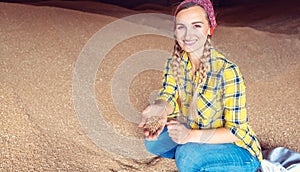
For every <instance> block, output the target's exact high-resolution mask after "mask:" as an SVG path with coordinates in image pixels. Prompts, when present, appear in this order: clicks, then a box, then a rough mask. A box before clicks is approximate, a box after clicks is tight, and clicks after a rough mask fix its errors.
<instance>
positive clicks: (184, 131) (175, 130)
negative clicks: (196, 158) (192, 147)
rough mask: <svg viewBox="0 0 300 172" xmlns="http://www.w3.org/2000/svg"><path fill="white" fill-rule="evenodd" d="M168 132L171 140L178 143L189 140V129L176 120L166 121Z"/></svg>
mask: <svg viewBox="0 0 300 172" xmlns="http://www.w3.org/2000/svg"><path fill="white" fill-rule="evenodd" d="M167 127H168V133H169V136H170V137H171V138H172V140H173V141H174V142H176V143H178V144H185V143H187V142H189V139H190V134H191V132H192V130H191V129H188V128H186V126H184V125H183V124H181V123H179V122H177V121H170V122H168V123H167Z"/></svg>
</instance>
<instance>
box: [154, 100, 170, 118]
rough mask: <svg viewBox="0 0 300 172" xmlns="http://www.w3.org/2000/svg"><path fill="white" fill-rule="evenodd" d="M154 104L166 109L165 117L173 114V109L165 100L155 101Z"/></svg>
mask: <svg viewBox="0 0 300 172" xmlns="http://www.w3.org/2000/svg"><path fill="white" fill-rule="evenodd" d="M154 104H155V105H158V106H162V107H164V115H167V114H170V113H172V110H173V108H172V106H171V105H170V103H169V102H167V101H165V100H161V99H157V100H155V101H154Z"/></svg>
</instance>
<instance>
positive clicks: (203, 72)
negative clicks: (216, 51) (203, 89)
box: [198, 36, 212, 85]
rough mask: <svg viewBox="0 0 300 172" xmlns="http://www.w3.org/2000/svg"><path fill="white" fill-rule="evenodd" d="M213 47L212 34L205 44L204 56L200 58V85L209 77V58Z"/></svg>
mask: <svg viewBox="0 0 300 172" xmlns="http://www.w3.org/2000/svg"><path fill="white" fill-rule="evenodd" d="M211 48H212V44H211V36H208V37H207V39H206V42H205V44H204V51H203V56H202V58H200V67H199V73H200V75H199V81H198V85H199V84H201V83H203V82H204V81H205V79H206V77H207V71H208V70H209V65H208V62H209V59H210V56H211V52H210V49H211Z"/></svg>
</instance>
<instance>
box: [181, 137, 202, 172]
mask: <svg viewBox="0 0 300 172" xmlns="http://www.w3.org/2000/svg"><path fill="white" fill-rule="evenodd" d="M195 146H199V145H196V144H195V143H187V144H184V145H180V146H178V147H177V149H176V153H175V162H176V166H177V168H178V170H179V171H180V172H185V171H199V170H200V169H201V168H202V166H203V163H204V162H203V160H204V159H203V158H200V157H202V156H204V155H202V151H201V150H198V149H197V148H195Z"/></svg>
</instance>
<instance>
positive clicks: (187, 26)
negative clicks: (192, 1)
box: [175, 6, 210, 55]
mask: <svg viewBox="0 0 300 172" xmlns="http://www.w3.org/2000/svg"><path fill="white" fill-rule="evenodd" d="M209 33H210V26H209V22H208V19H207V15H206V13H205V11H204V9H203V8H202V7H200V6H193V7H189V8H187V9H183V10H181V11H179V12H178V13H177V15H176V22H175V36H176V40H177V42H178V44H179V45H180V47H181V48H182V49H183V50H184V51H185V52H187V53H197V54H198V53H199V55H202V54H203V49H204V44H205V42H206V39H207V35H209Z"/></svg>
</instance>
